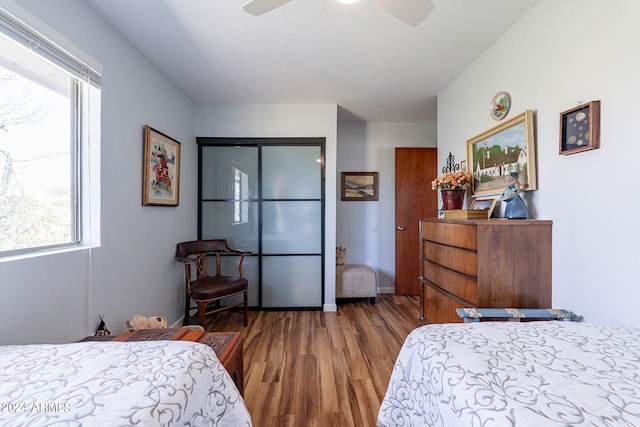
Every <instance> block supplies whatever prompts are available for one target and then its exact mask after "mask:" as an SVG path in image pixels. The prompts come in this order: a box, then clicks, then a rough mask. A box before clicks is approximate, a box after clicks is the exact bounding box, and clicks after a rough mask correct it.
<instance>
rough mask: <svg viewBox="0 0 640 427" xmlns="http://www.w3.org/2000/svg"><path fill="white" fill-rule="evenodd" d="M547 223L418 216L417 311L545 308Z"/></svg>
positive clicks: (449, 315) (450, 313)
mask: <svg viewBox="0 0 640 427" xmlns="http://www.w3.org/2000/svg"><path fill="white" fill-rule="evenodd" d="M551 227H552V221H541V220H503V219H490V220H486V219H484V220H451V219H436V218H433V219H423V220H420V259H421V262H420V315H421V319H422V320H423V321H425V322H428V323H449V322H461V321H462V319H460V317H459V316H458V315H457V314H456V310H455V309H456V308H459V307H497V308H509V307H518V308H550V307H551Z"/></svg>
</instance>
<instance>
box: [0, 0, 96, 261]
mask: <svg viewBox="0 0 640 427" xmlns="http://www.w3.org/2000/svg"><path fill="white" fill-rule="evenodd" d="M86 70H87V67H86V65H84V64H82V63H81V62H79V61H78V60H77V59H75V58H74V57H72V56H70V55H69V54H68V53H66V52H65V51H63V50H61V49H60V48H59V47H57V46H56V45H54V44H52V43H51V42H50V41H48V40H47V39H45V38H43V37H41V36H39V35H38V34H36V33H35V32H34V31H33V30H32V29H30V28H28V27H26V26H25V25H24V24H23V23H22V22H20V21H18V20H16V19H15V18H14V17H13V16H11V15H9V14H7V13H6V12H5V11H4V10H2V9H0V93H1V94H2V96H1V97H0V235H2V238H1V239H0V254H3V255H5V254H13V253H16V252H25V251H30V250H33V249H38V250H41V249H43V248H53V247H60V246H68V245H78V244H80V243H81V242H82V241H83V233H84V232H86V231H87V224H83V218H86V217H87V215H86V212H83V210H85V209H86V210H87V211H88V210H89V205H88V203H87V201H84V200H82V197H81V195H83V194H87V191H82V190H83V188H82V185H83V184H86V185H89V180H88V177H89V176H90V174H89V173H88V171H87V170H84V169H83V168H86V167H87V166H88V159H89V158H90V155H89V153H86V152H85V151H87V150H88V138H89V136H90V135H91V134H92V133H91V132H89V131H88V127H89V124H90V123H91V122H92V120H95V114H94V113H93V114H90V109H89V105H90V104H92V102H90V101H89V94H90V93H92V92H95V90H96V88H97V90H98V91H99V75H97V74H94V75H93V78H94V81H93V82H91V79H90V77H89V75H90V73H89V74H88V73H87V72H86ZM90 82H91V83H92V84H93V88H92V89H91V88H90ZM94 104H95V102H94ZM92 116H93V117H94V118H92ZM87 234H88V233H87Z"/></svg>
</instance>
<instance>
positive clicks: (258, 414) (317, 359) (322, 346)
mask: <svg viewBox="0 0 640 427" xmlns="http://www.w3.org/2000/svg"><path fill="white" fill-rule="evenodd" d="M419 312H420V308H419V303H418V297H417V296H405V295H389V294H384V295H378V298H377V302H376V304H375V305H371V304H369V303H368V302H367V299H355V300H345V301H339V304H338V311H337V312H335V313H326V312H322V311H250V312H249V326H248V327H246V328H245V327H243V325H242V315H241V314H239V313H235V312H229V311H226V312H222V313H218V314H215V315H212V316H211V317H210V319H209V321H208V323H207V330H209V331H223V332H226V331H228V332H232V331H233V332H236V331H237V332H242V335H243V338H244V379H245V387H244V399H245V403H246V404H247V407H248V408H249V412H250V413H251V417H252V419H253V425H254V426H255V427H281V426H283V427H306V426H318V427H329V426H336V427H349V426H357V427H360V426H367V427H371V426H375V422H376V418H377V414H378V410H379V408H380V402H381V401H382V398H383V397H384V393H385V391H386V388H387V384H388V382H389V377H390V375H391V371H392V369H393V363H394V361H395V359H396V357H397V355H398V352H399V351H400V347H401V346H402V343H403V342H404V339H405V338H406V336H407V334H408V333H409V332H410V331H411V330H412V329H414V328H416V327H418V326H421V325H422V322H421V321H420V320H419Z"/></svg>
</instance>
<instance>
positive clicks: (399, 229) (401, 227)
mask: <svg viewBox="0 0 640 427" xmlns="http://www.w3.org/2000/svg"><path fill="white" fill-rule="evenodd" d="M396 230H398V231H404V227H403V226H402V225H399V226H397V227H396Z"/></svg>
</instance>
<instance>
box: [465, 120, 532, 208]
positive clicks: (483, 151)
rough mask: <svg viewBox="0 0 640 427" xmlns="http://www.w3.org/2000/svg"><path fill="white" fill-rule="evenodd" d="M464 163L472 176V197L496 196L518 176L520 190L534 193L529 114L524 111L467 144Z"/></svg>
mask: <svg viewBox="0 0 640 427" xmlns="http://www.w3.org/2000/svg"><path fill="white" fill-rule="evenodd" d="M467 162H468V168H469V171H468V172H469V173H470V174H471V176H472V177H473V179H472V181H471V182H472V185H471V195H472V196H473V197H477V196H485V195H496V194H500V193H502V191H503V190H504V189H505V188H507V187H508V186H509V185H511V184H512V181H511V173H514V172H517V173H518V176H519V177H518V182H519V184H520V188H521V189H522V190H523V191H527V190H535V189H536V188H537V182H536V146H535V140H534V132H533V111H532V110H526V111H525V112H523V113H521V114H519V115H517V116H515V117H513V118H512V119H510V120H507V121H506V122H504V123H502V124H501V125H499V126H496V127H494V128H492V129H489V130H488V131H486V132H483V133H481V134H480V135H478V136H475V137H473V138H471V139H469V140H468V141H467Z"/></svg>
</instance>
